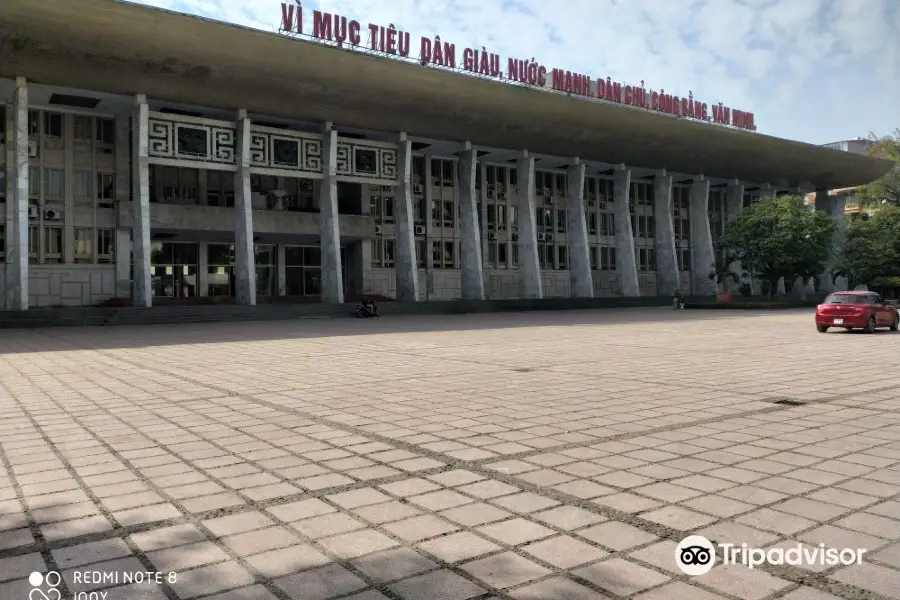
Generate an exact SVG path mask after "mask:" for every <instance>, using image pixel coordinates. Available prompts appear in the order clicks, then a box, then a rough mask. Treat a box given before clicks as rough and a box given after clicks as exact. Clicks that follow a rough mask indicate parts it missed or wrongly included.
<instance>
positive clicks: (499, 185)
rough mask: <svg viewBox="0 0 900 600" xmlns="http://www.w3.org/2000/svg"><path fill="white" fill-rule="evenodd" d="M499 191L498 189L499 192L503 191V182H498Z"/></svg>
mask: <svg viewBox="0 0 900 600" xmlns="http://www.w3.org/2000/svg"><path fill="white" fill-rule="evenodd" d="M497 191H498V192H502V191H503V184H502V183H498V184H497Z"/></svg>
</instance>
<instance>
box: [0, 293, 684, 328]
mask: <svg viewBox="0 0 900 600" xmlns="http://www.w3.org/2000/svg"><path fill="white" fill-rule="evenodd" d="M671 302H672V300H671V299H670V298H665V297H655V296H654V297H646V298H623V297H615V298H546V299H543V300H480V301H479V300H475V301H462V300H451V301H443V302H384V303H381V304H379V305H378V306H379V311H380V313H381V314H382V315H384V316H386V317H389V316H392V315H427V314H466V313H491V312H516V311H543V310H585V309H602V308H630V307H644V306H669V305H670V303H671ZM355 306H356V305H355V304H341V305H328V304H286V305H278V304H263V305H258V306H236V305H224V306H158V307H154V308H35V309H31V310H28V311H24V312H0V329H37V328H43V327H89V326H112V325H153V324H174V323H204V322H207V323H209V322H227V321H268V320H290V319H312V318H350V317H352V316H353V314H354V312H355Z"/></svg>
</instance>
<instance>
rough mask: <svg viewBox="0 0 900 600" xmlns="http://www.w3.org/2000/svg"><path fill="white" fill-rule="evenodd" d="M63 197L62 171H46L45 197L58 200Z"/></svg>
mask: <svg viewBox="0 0 900 600" xmlns="http://www.w3.org/2000/svg"><path fill="white" fill-rule="evenodd" d="M62 196H63V172H62V169H44V197H45V198H53V199H58V198H62Z"/></svg>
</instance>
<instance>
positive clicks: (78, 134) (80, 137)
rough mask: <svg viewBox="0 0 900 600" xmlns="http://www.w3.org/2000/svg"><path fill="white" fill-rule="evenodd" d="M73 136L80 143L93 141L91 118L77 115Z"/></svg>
mask: <svg viewBox="0 0 900 600" xmlns="http://www.w3.org/2000/svg"><path fill="white" fill-rule="evenodd" d="M73 129H74V132H73V135H74V137H75V139H76V140H77V141H79V142H90V141H91V118H90V117H87V116H84V115H75V122H74V127H73Z"/></svg>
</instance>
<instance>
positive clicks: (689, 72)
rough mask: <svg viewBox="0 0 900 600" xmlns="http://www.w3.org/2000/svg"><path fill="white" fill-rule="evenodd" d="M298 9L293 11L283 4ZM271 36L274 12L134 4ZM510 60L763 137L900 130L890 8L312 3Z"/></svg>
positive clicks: (692, 0)
mask: <svg viewBox="0 0 900 600" xmlns="http://www.w3.org/2000/svg"><path fill="white" fill-rule="evenodd" d="M290 1H293V0H290ZM143 2H144V3H145V4H150V5H154V6H160V7H164V8H171V9H174V10H180V11H183V12H190V13H194V14H200V15H203V16H207V17H211V18H214V19H220V20H223V21H228V22H232V23H238V24H241V25H247V26H251V27H256V28H259V29H265V30H269V31H272V30H274V29H276V28H277V27H278V24H279V21H280V18H281V8H280V4H281V2H280V0H256V1H255V2H251V3H247V2H246V1H245V0H143ZM313 9H320V10H324V11H328V12H336V13H340V14H341V15H344V16H347V17H348V18H353V19H356V20H358V21H360V22H361V23H363V25H364V27H365V25H366V24H368V23H370V22H371V23H375V24H379V25H384V26H387V25H388V24H389V23H393V24H394V25H396V26H397V27H398V28H400V29H403V30H406V31H409V32H410V33H411V34H412V40H413V41H412V49H413V52H414V53H417V52H418V47H419V43H418V40H419V37H420V36H432V37H433V36H434V35H435V34H440V35H441V38H442V39H443V40H444V41H449V42H453V43H455V44H456V45H457V48H458V52H459V53H460V54H461V49H462V48H464V47H473V48H479V49H480V48H481V47H482V46H485V47H486V48H487V49H488V50H489V51H491V52H497V53H499V54H500V56H501V64H502V66H503V68H504V69H505V65H506V58H507V57H516V58H523V59H526V58H531V57H536V58H537V60H538V61H539V62H541V63H542V64H544V65H545V66H547V67H548V68H553V67H558V68H563V69H570V70H573V71H578V72H582V73H585V74H588V75H591V76H593V77H603V78H605V77H607V76H611V77H612V78H613V79H617V80H627V81H629V82H639V81H640V80H642V79H643V80H645V81H646V85H647V86H648V87H652V88H654V89H659V88H665V89H666V90H667V91H668V92H670V93H675V94H679V95H687V93H688V91H692V92H693V94H694V97H696V98H698V99H700V100H703V101H705V102H708V103H710V104H713V103H716V102H723V103H725V104H726V105H728V106H731V107H733V108H738V109H742V110H749V111H751V112H753V113H754V114H755V117H756V123H757V126H758V128H759V131H760V132H762V133H768V134H771V135H776V136H780V137H787V138H792V139H800V140H803V141H808V142H812V143H825V142H830V141H835V140H838V139H844V138H848V137H855V136H857V135H866V134H867V133H868V132H869V131H874V132H876V133H879V134H882V135H883V134H886V133H889V132H891V131H893V130H894V129H895V128H897V127H900V111H898V110H897V109H896V104H897V99H898V98H900V2H898V1H897V0H866V1H865V2H861V1H854V0H781V1H778V0H684V1H682V2H667V1H665V0H568V1H567V2H545V1H543V0H456V1H455V2H434V1H433V0H367V1H365V2H363V1H362V0H316V1H315V2H312V0H307V1H305V2H304V14H305V17H306V20H305V31H306V32H307V33H309V32H311V29H312V10H313Z"/></svg>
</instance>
